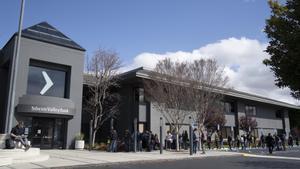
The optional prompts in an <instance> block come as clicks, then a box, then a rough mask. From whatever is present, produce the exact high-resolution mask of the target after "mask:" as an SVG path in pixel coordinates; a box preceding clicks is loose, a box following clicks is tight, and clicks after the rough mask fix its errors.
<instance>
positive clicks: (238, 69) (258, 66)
mask: <svg viewBox="0 0 300 169" xmlns="http://www.w3.org/2000/svg"><path fill="white" fill-rule="evenodd" d="M266 46H267V44H265V43H261V42H259V41H258V40H254V39H248V38H245V37H242V38H240V39H238V38H228V39H223V40H220V41H218V42H215V43H211V44H207V45H205V46H203V47H200V48H199V49H195V50H193V51H190V52H186V51H177V52H166V53H163V54H157V53H148V52H145V53H141V54H139V55H138V56H136V57H135V58H134V59H133V63H132V64H131V65H129V66H127V67H126V68H125V69H124V70H128V69H132V68H136V67H140V66H143V67H148V68H154V67H155V65H156V63H157V62H158V60H162V59H165V58H171V59H172V60H173V61H192V60H195V59H200V58H212V59H216V60H217V61H218V63H219V64H220V65H221V66H224V68H225V71H226V74H227V76H228V77H229V79H230V81H229V85H230V86H232V87H233V88H234V89H236V90H239V91H244V92H248V93H253V94H257V95H261V96H265V97H269V98H272V99H276V100H280V101H284V102H288V103H292V104H298V103H299V102H297V101H296V100H295V99H293V98H292V97H291V96H290V95H289V90H288V89H279V88H277V87H276V86H275V85H274V79H275V78H274V76H273V73H272V72H270V69H269V68H268V67H266V66H265V65H263V64H262V60H263V59H265V58H268V57H269V55H268V54H267V53H266V52H264V50H265V49H266Z"/></svg>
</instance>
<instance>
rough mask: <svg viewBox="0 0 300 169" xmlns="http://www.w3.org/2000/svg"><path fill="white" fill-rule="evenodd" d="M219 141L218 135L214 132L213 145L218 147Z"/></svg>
mask: <svg viewBox="0 0 300 169" xmlns="http://www.w3.org/2000/svg"><path fill="white" fill-rule="evenodd" d="M219 141H220V139H219V135H218V133H215V146H216V148H217V149H219Z"/></svg>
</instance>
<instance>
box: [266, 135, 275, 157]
mask: <svg viewBox="0 0 300 169" xmlns="http://www.w3.org/2000/svg"><path fill="white" fill-rule="evenodd" d="M266 144H267V147H268V149H269V153H270V154H272V152H273V148H274V138H273V137H272V135H271V133H269V134H268V136H267V137H266Z"/></svg>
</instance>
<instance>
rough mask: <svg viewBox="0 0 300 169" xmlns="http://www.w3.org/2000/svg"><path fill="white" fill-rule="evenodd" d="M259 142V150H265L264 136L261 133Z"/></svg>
mask: <svg viewBox="0 0 300 169" xmlns="http://www.w3.org/2000/svg"><path fill="white" fill-rule="evenodd" d="M259 142H260V146H261V148H265V136H264V134H263V133H262V134H261V136H260V140H259Z"/></svg>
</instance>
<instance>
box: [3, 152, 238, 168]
mask: <svg viewBox="0 0 300 169" xmlns="http://www.w3.org/2000/svg"><path fill="white" fill-rule="evenodd" d="M41 153H43V154H48V155H50V159H49V160H47V161H43V162H29V163H18V164H12V165H9V166H4V167H0V169H12V168H15V169H17V168H20V169H29V168H52V167H66V166H80V165H101V164H113V163H129V162H146V161H166V160H176V159H193V158H205V157H219V156H222V157H224V156H234V155H241V154H240V153H236V152H224V151H207V152H206V154H200V153H198V154H195V155H193V156H190V155H189V152H188V151H184V152H168V151H164V153H163V154H162V155H161V154H159V151H153V152H138V153H133V152H130V153H125V152H118V153H108V152H101V151H86V150H41Z"/></svg>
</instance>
